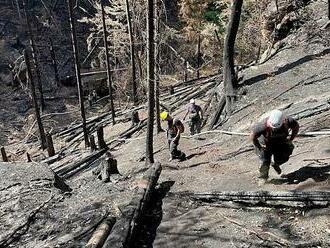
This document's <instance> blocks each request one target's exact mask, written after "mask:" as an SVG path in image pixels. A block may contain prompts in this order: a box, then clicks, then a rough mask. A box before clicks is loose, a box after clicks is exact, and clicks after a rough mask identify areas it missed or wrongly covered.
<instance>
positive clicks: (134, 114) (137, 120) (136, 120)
mask: <svg viewBox="0 0 330 248" xmlns="http://www.w3.org/2000/svg"><path fill="white" fill-rule="evenodd" d="M131 121H132V126H136V125H138V124H139V123H140V117H139V112H138V111H136V110H134V111H132V116H131Z"/></svg>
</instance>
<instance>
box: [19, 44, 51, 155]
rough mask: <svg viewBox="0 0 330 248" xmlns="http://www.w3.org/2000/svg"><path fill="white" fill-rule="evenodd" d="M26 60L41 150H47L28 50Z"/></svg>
mask: <svg viewBox="0 0 330 248" xmlns="http://www.w3.org/2000/svg"><path fill="white" fill-rule="evenodd" d="M24 59H25V64H26V69H27V74H28V78H29V80H30V90H31V96H32V101H33V105H34V110H35V112H36V119H37V124H38V129H39V134H40V141H41V148H42V149H45V148H46V135H45V130H44V126H43V124H42V121H41V117H40V109H39V106H38V102H37V96H36V90H35V85H34V81H33V77H32V72H31V67H30V60H29V55H28V52H27V51H26V50H24Z"/></svg>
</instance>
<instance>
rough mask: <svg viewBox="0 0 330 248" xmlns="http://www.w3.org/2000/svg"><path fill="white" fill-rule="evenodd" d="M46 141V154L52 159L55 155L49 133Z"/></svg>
mask: <svg viewBox="0 0 330 248" xmlns="http://www.w3.org/2000/svg"><path fill="white" fill-rule="evenodd" d="M46 140H47V152H48V156H49V157H52V156H54V155H55V149H54V143H53V138H52V135H51V134H50V133H47V134H46Z"/></svg>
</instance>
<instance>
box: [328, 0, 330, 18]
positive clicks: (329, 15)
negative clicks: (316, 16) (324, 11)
mask: <svg viewBox="0 0 330 248" xmlns="http://www.w3.org/2000/svg"><path fill="white" fill-rule="evenodd" d="M328 19H329V20H330V0H328Z"/></svg>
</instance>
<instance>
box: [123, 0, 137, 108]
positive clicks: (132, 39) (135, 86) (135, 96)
mask: <svg viewBox="0 0 330 248" xmlns="http://www.w3.org/2000/svg"><path fill="white" fill-rule="evenodd" d="M125 3H126V17H127V25H128V34H129V39H130V50H131V69H132V71H131V73H132V94H133V102H134V104H137V102H138V96H137V83H136V67H135V45H134V35H133V28H132V18H131V13H130V9H129V3H128V0H125Z"/></svg>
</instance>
